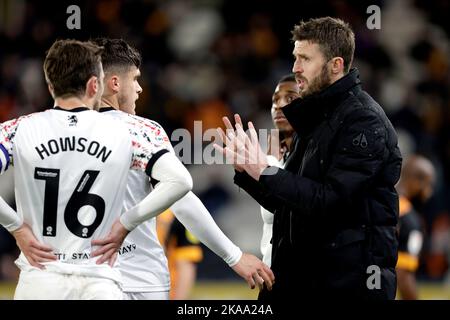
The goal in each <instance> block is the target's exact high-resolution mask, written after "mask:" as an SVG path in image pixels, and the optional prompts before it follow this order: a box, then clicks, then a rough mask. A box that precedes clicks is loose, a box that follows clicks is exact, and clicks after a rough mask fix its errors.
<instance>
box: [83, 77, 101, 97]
mask: <svg viewBox="0 0 450 320" xmlns="http://www.w3.org/2000/svg"><path fill="white" fill-rule="evenodd" d="M98 90H100V86H99V83H98V78H97V77H96V76H92V77H90V78H89V80H88V82H87V83H86V95H87V96H88V97H93V96H95V95H96V94H97V92H98Z"/></svg>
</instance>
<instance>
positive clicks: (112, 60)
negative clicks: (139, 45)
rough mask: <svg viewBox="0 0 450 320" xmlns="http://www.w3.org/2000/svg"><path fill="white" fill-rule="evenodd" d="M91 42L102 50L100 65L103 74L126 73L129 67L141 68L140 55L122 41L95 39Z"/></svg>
mask: <svg viewBox="0 0 450 320" xmlns="http://www.w3.org/2000/svg"><path fill="white" fill-rule="evenodd" d="M91 41H93V42H94V43H96V44H97V45H99V46H102V47H103V48H104V50H103V53H102V63H103V69H104V70H105V72H111V71H112V70H115V71H117V72H121V71H128V69H129V68H130V67H133V66H135V67H136V68H139V67H140V66H141V61H142V59H141V54H140V53H139V52H138V51H137V50H136V49H135V48H133V47H132V46H130V45H129V44H128V43H126V42H125V41H124V40H123V39H109V38H96V39H93V40H91Z"/></svg>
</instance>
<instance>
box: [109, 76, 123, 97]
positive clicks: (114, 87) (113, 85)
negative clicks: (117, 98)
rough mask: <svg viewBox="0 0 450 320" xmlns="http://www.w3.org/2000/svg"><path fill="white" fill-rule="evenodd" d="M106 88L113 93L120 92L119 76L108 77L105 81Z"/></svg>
mask: <svg viewBox="0 0 450 320" xmlns="http://www.w3.org/2000/svg"><path fill="white" fill-rule="evenodd" d="M106 83H107V86H108V88H109V89H110V90H111V91H112V92H113V93H114V94H116V93H118V92H119V90H120V79H119V76H117V75H115V74H113V75H112V76H110V77H108V80H107V81H106Z"/></svg>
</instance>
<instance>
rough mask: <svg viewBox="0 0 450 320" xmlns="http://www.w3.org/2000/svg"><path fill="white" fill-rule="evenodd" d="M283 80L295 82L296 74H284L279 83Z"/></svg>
mask: <svg viewBox="0 0 450 320" xmlns="http://www.w3.org/2000/svg"><path fill="white" fill-rule="evenodd" d="M282 82H295V74H293V73H290V74H286V75H284V76H282V77H281V79H280V80H279V81H278V83H282Z"/></svg>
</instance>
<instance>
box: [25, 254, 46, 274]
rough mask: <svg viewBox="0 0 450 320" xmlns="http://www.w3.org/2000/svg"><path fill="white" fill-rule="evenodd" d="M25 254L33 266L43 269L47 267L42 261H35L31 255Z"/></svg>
mask: <svg viewBox="0 0 450 320" xmlns="http://www.w3.org/2000/svg"><path fill="white" fill-rule="evenodd" d="M24 255H25V258H26V259H27V260H28V263H29V264H30V265H32V266H33V267H36V268H38V269H41V270H44V269H45V266H44V265H42V264H40V263H38V262H37V261H35V260H34V259H33V257H32V256H31V255H29V254H25V253H24Z"/></svg>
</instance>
